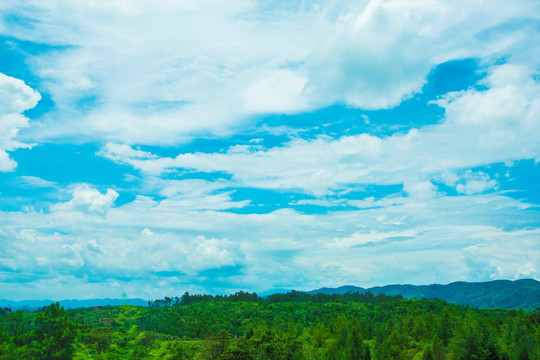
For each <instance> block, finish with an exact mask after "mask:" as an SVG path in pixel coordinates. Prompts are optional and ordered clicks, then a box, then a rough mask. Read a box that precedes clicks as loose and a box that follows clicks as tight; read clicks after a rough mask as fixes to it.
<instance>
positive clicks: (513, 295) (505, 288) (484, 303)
mask: <svg viewBox="0 0 540 360" xmlns="http://www.w3.org/2000/svg"><path fill="white" fill-rule="evenodd" d="M368 291H370V292H371V293H372V294H373V295H379V294H384V295H401V296H403V297H404V298H407V299H423V298H427V299H433V298H439V299H442V300H445V301H447V302H449V303H454V304H460V305H469V306H471V307H477V308H483V309H489V308H502V309H523V310H528V311H534V310H535V309H536V308H538V307H540V282H539V281H536V280H533V279H522V280H515V281H510V280H495V281H489V282H477V283H471V282H463V281H458V282H453V283H450V284H448V285H438V284H434V285H387V286H376V287H372V288H367V289H364V288H361V287H356V286H342V287H338V288H321V289H317V290H312V291H308V292H307V293H309V294H317V293H323V294H328V295H331V294H345V293H347V292H352V293H354V292H359V293H365V292H368Z"/></svg>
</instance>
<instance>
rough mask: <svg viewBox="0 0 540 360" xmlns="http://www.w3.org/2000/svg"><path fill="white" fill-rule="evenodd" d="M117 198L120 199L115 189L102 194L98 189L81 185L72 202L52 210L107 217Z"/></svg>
mask: <svg viewBox="0 0 540 360" xmlns="http://www.w3.org/2000/svg"><path fill="white" fill-rule="evenodd" d="M116 198H118V193H117V192H116V191H114V190H113V189H107V192H106V193H105V194H101V193H100V192H99V191H98V190H96V189H93V188H91V187H89V186H87V185H81V186H77V187H76V188H75V189H74V190H73V193H72V199H71V200H70V201H67V202H64V203H60V204H57V205H55V206H53V208H52V209H53V211H58V212H70V211H78V212H82V213H89V214H98V215H106V214H107V212H108V211H109V209H110V208H111V206H112V205H113V204H114V201H115V200H116Z"/></svg>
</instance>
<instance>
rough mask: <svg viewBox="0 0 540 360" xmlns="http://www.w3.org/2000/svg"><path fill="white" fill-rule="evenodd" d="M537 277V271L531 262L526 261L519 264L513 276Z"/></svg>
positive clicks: (516, 277) (520, 277)
mask: <svg viewBox="0 0 540 360" xmlns="http://www.w3.org/2000/svg"><path fill="white" fill-rule="evenodd" d="M536 277H537V271H536V268H535V267H534V265H533V264H531V263H526V264H523V265H521V266H520V267H519V268H518V269H517V271H516V274H515V276H514V278H515V279H522V278H536Z"/></svg>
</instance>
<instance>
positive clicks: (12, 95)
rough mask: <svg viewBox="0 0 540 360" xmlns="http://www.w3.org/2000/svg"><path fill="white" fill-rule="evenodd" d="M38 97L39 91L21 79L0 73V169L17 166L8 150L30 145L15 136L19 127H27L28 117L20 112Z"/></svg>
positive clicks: (32, 104)
mask: <svg viewBox="0 0 540 360" xmlns="http://www.w3.org/2000/svg"><path fill="white" fill-rule="evenodd" d="M40 99H41V96H40V95H39V93H38V92H37V91H35V90H32V89H31V88H30V87H28V86H27V85H26V84H25V83H24V82H23V81H22V80H19V79H15V78H13V77H10V76H7V75H4V74H2V73H0V171H12V170H13V169H14V168H15V167H16V166H17V163H16V162H15V161H14V160H13V159H11V158H10V157H9V155H8V153H7V152H8V151H13V150H15V149H18V148H21V147H30V145H28V144H23V143H21V142H18V141H16V140H15V138H16V137H17V133H18V132H19V130H20V129H21V128H25V127H28V118H26V117H25V116H24V115H23V114H22V113H23V112H24V111H25V110H28V109H31V108H33V107H34V106H36V104H37V103H38V101H39V100H40Z"/></svg>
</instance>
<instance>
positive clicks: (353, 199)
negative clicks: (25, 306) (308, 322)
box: [0, 0, 540, 300]
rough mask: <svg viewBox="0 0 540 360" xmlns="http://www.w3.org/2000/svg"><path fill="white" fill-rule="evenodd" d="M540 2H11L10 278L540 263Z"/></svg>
mask: <svg viewBox="0 0 540 360" xmlns="http://www.w3.org/2000/svg"><path fill="white" fill-rule="evenodd" d="M538 44H540V3H539V2H538V1H536V0H514V1H507V0H488V1H469V0H432V1H422V0H371V1H362V0H357V1H351V0H335V1H334V0H327V1H317V0H304V1H300V0H287V1H271V2H269V1H264V0H235V1H222V0H182V1H180V0H163V1H159V2H155V1H143V0H130V1H128V0H119V1H113V2H111V1H99V0H85V1H78V0H77V1H73V0H48V1H42V0H3V1H2V2H1V3H0V289H1V290H0V298H6V299H11V300H23V299H51V300H62V299H72V298H77V299H89V298H104V297H111V298H119V297H121V296H122V294H125V296H127V297H130V298H134V297H141V298H144V299H158V298H163V297H164V296H179V295H181V294H183V293H184V292H186V291H188V292H190V293H206V294H228V293H233V292H236V291H240V290H243V291H250V292H253V291H255V292H257V293H265V292H271V291H275V290H277V289H296V290H311V289H316V288H320V287H323V286H327V287H337V286H342V285H356V286H362V287H370V286H377V285H386V284H396V283H400V284H431V283H440V284H446V283H450V282H453V281H490V280H496V279H510V280H514V279H520V278H534V279H537V280H539V279H540V273H539V270H540V209H539V205H540V46H538Z"/></svg>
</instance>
